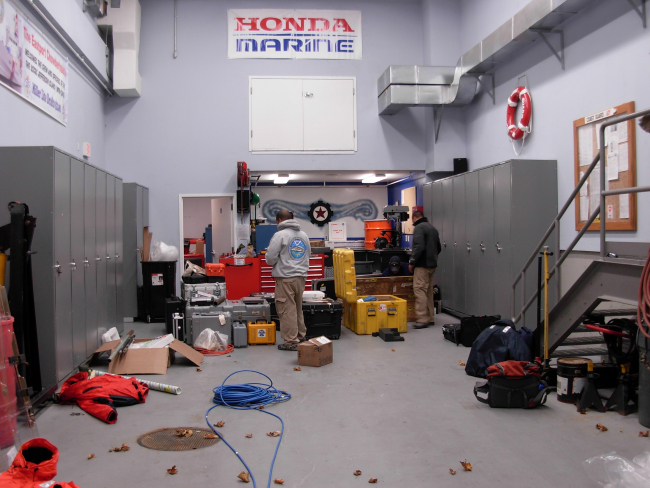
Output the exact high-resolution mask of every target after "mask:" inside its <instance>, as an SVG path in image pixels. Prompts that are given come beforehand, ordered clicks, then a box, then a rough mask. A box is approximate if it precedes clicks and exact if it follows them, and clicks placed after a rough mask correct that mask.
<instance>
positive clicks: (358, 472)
mask: <svg viewBox="0 0 650 488" xmlns="http://www.w3.org/2000/svg"><path fill="white" fill-rule="evenodd" d="M353 474H354V476H361V471H359V470H358V469H357V470H356V471H355V472H354V473H353Z"/></svg>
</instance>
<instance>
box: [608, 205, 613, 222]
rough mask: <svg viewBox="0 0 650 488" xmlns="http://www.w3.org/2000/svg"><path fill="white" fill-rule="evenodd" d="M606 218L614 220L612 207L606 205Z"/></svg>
mask: <svg viewBox="0 0 650 488" xmlns="http://www.w3.org/2000/svg"><path fill="white" fill-rule="evenodd" d="M607 218H608V219H613V218H614V205H607Z"/></svg>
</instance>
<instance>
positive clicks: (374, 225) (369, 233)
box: [364, 220, 391, 249]
mask: <svg viewBox="0 0 650 488" xmlns="http://www.w3.org/2000/svg"><path fill="white" fill-rule="evenodd" d="M364 225H365V230H366V240H365V241H364V242H365V245H366V249H374V248H375V239H377V237H381V232H382V231H383V230H391V224H390V222H389V221H388V220H366V221H365V222H364ZM384 237H385V238H386V239H388V241H389V242H390V233H389V232H388V233H386V234H385V235H384Z"/></svg>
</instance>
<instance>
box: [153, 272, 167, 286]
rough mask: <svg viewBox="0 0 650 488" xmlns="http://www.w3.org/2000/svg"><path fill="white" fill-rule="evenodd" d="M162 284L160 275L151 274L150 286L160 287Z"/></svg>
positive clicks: (161, 275)
mask: <svg viewBox="0 0 650 488" xmlns="http://www.w3.org/2000/svg"><path fill="white" fill-rule="evenodd" d="M164 284H165V283H164V282H163V274H162V273H151V286H162V285H164Z"/></svg>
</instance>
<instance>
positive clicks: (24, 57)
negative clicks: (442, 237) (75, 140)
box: [0, 0, 68, 125]
mask: <svg viewBox="0 0 650 488" xmlns="http://www.w3.org/2000/svg"><path fill="white" fill-rule="evenodd" d="M0 84H2V85H4V86H6V87H7V88H8V89H9V90H11V91H13V92H14V93H16V94H17V95H19V96H21V97H22V98H24V99H25V100H27V101H28V102H30V103H32V104H33V105H35V106H36V107H38V108H39V109H41V110H42V111H43V112H45V113H46V114H48V115H50V116H51V117H52V118H54V119H55V120H57V121H58V122H60V123H62V124H63V125H65V124H66V122H67V119H68V115H67V106H68V58H66V57H65V56H63V55H62V54H61V53H60V52H59V51H58V50H57V49H56V48H55V47H54V45H53V44H52V43H51V42H50V40H49V39H48V38H47V37H45V36H44V35H43V34H42V33H41V31H40V30H38V29H37V28H36V26H35V25H34V24H32V22H31V21H30V20H29V19H28V18H27V17H26V16H25V15H24V13H23V11H22V10H20V9H19V8H17V6H16V4H15V3H14V2H13V1H12V0H0Z"/></svg>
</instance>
